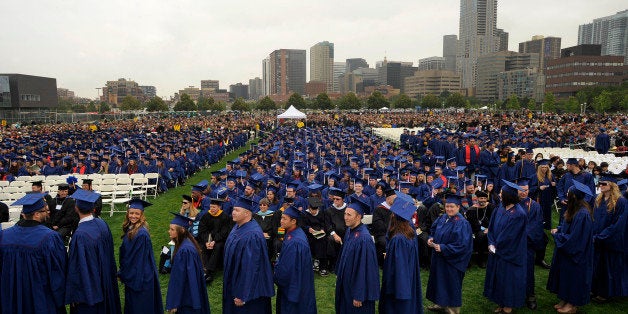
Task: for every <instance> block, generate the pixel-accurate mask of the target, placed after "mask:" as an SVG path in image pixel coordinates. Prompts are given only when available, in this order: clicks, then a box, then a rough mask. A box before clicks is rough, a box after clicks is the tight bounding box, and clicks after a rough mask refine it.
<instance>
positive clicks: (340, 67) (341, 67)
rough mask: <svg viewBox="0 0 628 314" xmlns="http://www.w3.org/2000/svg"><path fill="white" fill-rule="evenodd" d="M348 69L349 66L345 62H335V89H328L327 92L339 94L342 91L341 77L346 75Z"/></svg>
mask: <svg viewBox="0 0 628 314" xmlns="http://www.w3.org/2000/svg"><path fill="white" fill-rule="evenodd" d="M346 69H347V65H346V63H345V62H334V77H333V82H334V84H333V88H332V89H331V90H330V89H327V92H335V93H337V92H339V91H340V77H341V76H342V75H343V74H345V71H346Z"/></svg>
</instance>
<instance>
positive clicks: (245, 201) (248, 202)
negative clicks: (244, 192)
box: [233, 196, 257, 212]
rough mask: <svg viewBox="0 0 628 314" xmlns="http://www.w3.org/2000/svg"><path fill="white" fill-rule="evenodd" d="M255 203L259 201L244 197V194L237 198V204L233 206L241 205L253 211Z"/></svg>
mask: <svg viewBox="0 0 628 314" xmlns="http://www.w3.org/2000/svg"><path fill="white" fill-rule="evenodd" d="M255 205H257V202H256V201H255V200H253V199H250V198H247V197H244V196H240V197H239V198H238V199H237V200H236V202H235V204H233V207H241V208H244V209H246V210H248V211H251V212H252V211H253V209H254V207H255Z"/></svg>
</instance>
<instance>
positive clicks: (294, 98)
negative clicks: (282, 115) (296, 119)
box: [287, 93, 305, 109]
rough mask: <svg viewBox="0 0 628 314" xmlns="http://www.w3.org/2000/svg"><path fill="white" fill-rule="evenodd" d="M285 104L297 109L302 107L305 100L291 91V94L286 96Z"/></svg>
mask: <svg viewBox="0 0 628 314" xmlns="http://www.w3.org/2000/svg"><path fill="white" fill-rule="evenodd" d="M287 106H288V107H290V106H294V107H295V108H297V109H304V108H305V100H304V99H303V97H301V95H299V94H298V93H292V95H290V98H288V103H287Z"/></svg>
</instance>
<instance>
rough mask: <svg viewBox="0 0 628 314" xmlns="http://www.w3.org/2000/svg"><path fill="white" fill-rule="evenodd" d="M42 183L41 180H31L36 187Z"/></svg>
mask: <svg viewBox="0 0 628 314" xmlns="http://www.w3.org/2000/svg"><path fill="white" fill-rule="evenodd" d="M42 183H43V181H33V182H32V184H33V186H38V187H42Z"/></svg>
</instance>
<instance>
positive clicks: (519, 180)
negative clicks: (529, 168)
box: [516, 178, 530, 186]
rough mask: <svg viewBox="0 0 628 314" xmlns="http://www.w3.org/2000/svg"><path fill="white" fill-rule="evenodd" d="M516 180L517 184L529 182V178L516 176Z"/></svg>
mask: <svg viewBox="0 0 628 314" xmlns="http://www.w3.org/2000/svg"><path fill="white" fill-rule="evenodd" d="M516 181H517V184H518V185H519V186H526V185H529V184H530V179H528V178H518V179H517V180H516Z"/></svg>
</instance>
